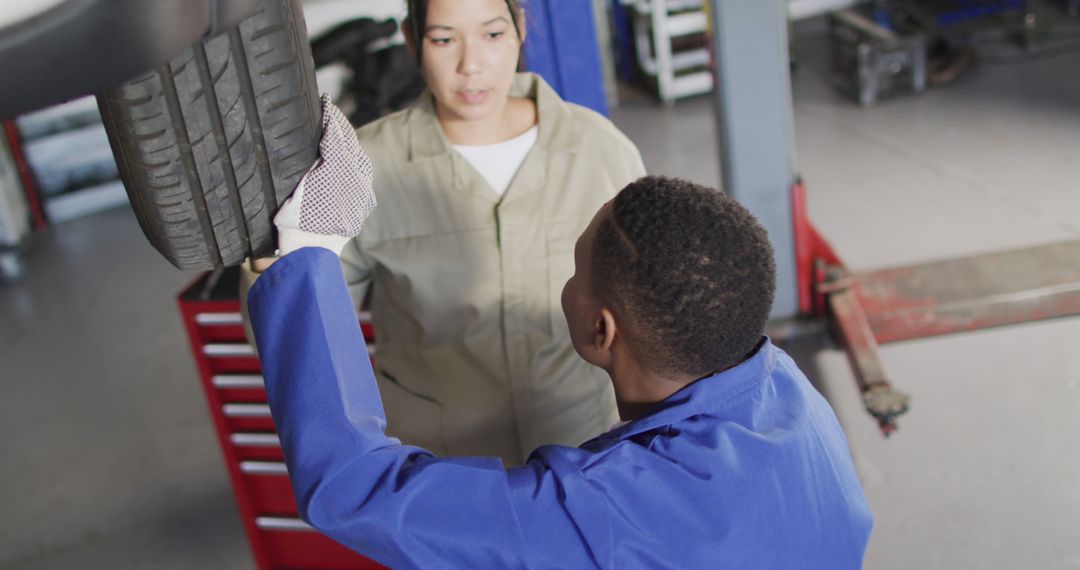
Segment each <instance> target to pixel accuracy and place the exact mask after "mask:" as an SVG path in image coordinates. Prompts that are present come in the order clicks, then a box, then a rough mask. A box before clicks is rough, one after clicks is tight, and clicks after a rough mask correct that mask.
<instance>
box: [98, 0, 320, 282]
mask: <svg viewBox="0 0 1080 570" xmlns="http://www.w3.org/2000/svg"><path fill="white" fill-rule="evenodd" d="M261 4H262V6H261V8H260V10H259V12H257V13H256V14H254V15H252V16H251V17H250V18H248V19H246V20H244V21H243V22H241V24H240V25H239V26H237V27H236V28H233V29H232V30H229V31H228V32H225V33H223V34H220V35H218V36H215V37H213V38H211V39H209V40H206V41H204V42H202V43H198V44H195V45H193V46H192V47H191V48H189V49H188V50H186V51H185V52H184V53H183V54H181V55H179V56H178V57H176V58H174V59H173V60H172V61H170V62H169V63H168V64H166V65H163V66H161V67H159V68H157V69H155V70H153V71H150V72H148V73H145V74H143V75H141V76H139V77H137V78H135V79H133V80H132V81H129V82H128V83H126V84H124V85H121V86H120V87H117V88H115V89H111V90H108V91H106V92H104V93H101V94H99V95H98V107H99V108H100V109H101V114H102V118H103V120H104V122H105V130H106V131H107V132H108V134H109V142H110V144H111V145H112V150H113V155H114V156H115V157H116V162H117V165H118V166H119V170H120V177H121V178H122V179H123V181H124V186H125V188H126V189H127V193H128V197H129V198H130V199H131V205H132V207H133V208H134V210H135V215H136V217H137V218H138V220H139V225H140V226H141V227H142V229H143V232H144V233H145V234H146V237H147V238H149V239H150V242H151V243H152V244H153V246H154V247H155V248H156V249H157V250H158V251H159V252H161V254H162V255H164V256H165V258H166V259H168V260H169V261H170V262H171V263H172V264H173V265H175V266H177V267H179V268H181V269H214V268H217V267H222V266H229V265H236V264H238V263H240V262H242V261H243V260H244V258H245V257H248V256H255V257H257V256H262V255H266V254H268V253H270V252H272V251H273V249H274V247H275V245H274V243H275V236H274V226H273V223H272V216H273V214H274V212H275V211H276V209H277V206H278V204H280V202H282V201H283V200H284V199H285V198H286V197H287V196H288V195H289V194H290V193H291V192H292V190H293V189H294V188H295V187H296V184H297V183H298V182H299V181H300V178H301V177H302V176H303V175H304V173H305V172H306V171H307V169H308V168H309V167H310V166H311V165H312V164H313V163H314V161H315V158H316V156H317V153H318V141H319V137H320V135H321V133H320V125H321V120H320V118H321V112H320V110H319V99H318V90H317V88H316V85H315V70H314V64H313V63H312V59H311V47H310V45H309V44H308V40H307V30H306V27H305V24H304V16H303V10H302V9H301V6H300V2H299V0H262V2H261Z"/></svg>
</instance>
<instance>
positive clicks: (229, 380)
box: [210, 374, 263, 388]
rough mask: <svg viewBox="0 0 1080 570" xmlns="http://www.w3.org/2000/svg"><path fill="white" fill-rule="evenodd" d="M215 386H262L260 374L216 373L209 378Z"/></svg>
mask: <svg viewBox="0 0 1080 570" xmlns="http://www.w3.org/2000/svg"><path fill="white" fill-rule="evenodd" d="M210 383H211V384H213V385H214V387H215V388H262V387H263V377H262V375H260V374H217V375H215V376H214V377H213V378H211V379H210Z"/></svg>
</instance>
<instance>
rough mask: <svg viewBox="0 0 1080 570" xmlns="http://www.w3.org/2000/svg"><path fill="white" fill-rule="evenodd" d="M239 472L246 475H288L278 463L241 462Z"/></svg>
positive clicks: (287, 471) (283, 465)
mask: <svg viewBox="0 0 1080 570" xmlns="http://www.w3.org/2000/svg"><path fill="white" fill-rule="evenodd" d="M240 472H241V473H247V474H248V475H288V474H289V470H288V468H286V467H285V464H284V463H282V462H280V461H241V462H240Z"/></svg>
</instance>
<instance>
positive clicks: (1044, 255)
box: [792, 182, 1080, 436]
mask: <svg viewBox="0 0 1080 570" xmlns="http://www.w3.org/2000/svg"><path fill="white" fill-rule="evenodd" d="M792 203H793V211H794V220H793V221H794V228H795V250H796V257H797V264H798V279H799V288H800V291H799V292H800V297H799V300H800V302H799V305H800V309H801V311H802V313H803V314H804V315H810V316H813V317H815V318H818V319H824V320H826V321H827V322H828V323H829V324H830V325H831V330H832V331H833V333H834V336H835V337H836V339H837V341H838V342H839V343H840V345H842V346H843V348H844V351H845V352H846V353H847V356H848V361H849V363H850V364H851V369H852V372H853V373H854V375H855V381H856V384H858V387H859V390H860V392H861V393H862V397H863V404H864V405H865V406H866V410H867V412H869V413H870V415H872V416H873V417H874V418H875V419H876V420H877V422H878V424H879V425H880V427H881V431H882V433H883V434H885V435H886V436H888V435H889V434H891V433H892V432H894V431H895V430H896V428H897V425H896V417H897V416H899V415H902V414H903V413H904V412H906V411H907V409H908V405H909V397H908V396H907V395H906V394H903V393H901V392H898V391H896V390H894V389H893V388H892V386H891V384H890V383H889V381H888V378H887V376H886V374H885V370H884V368H883V367H882V365H881V359H880V357H879V356H878V345H879V344H885V343H888V342H895V341H900V340H909V339H915V338H924V337H929V336H936V335H941V334H949V333H956V332H964V331H973V330H978V329H982V328H987V327H993V326H1001V325H1009V324H1016V323H1023V322H1028V321H1035V320H1041V319H1050V318H1055V317H1064V316H1071V315H1080V240H1077V241H1069V242H1064V243H1054V244H1049V245H1043V246H1037V247H1029V248H1025V249H1017V250H1013V251H1005V252H996V253H988V254H983V255H975V256H970V257H961V258H956V259H949V260H944V261H936V262H931V263H924V264H918V265H911V266H907V267H897V268H890V269H881V270H878V271H869V272H865V273H855V274H849V273H848V271H847V269H846V268H845V267H844V264H843V262H842V261H840V258H839V257H838V256H837V255H836V253H835V252H834V251H833V249H832V247H830V246H829V244H828V243H827V242H826V241H825V240H824V239H823V238H822V237H821V235H820V234H818V232H817V230H815V229H814V227H813V225H812V224H811V223H810V221H809V219H808V217H807V214H806V190H805V188H804V187H803V185H802V183H801V182H800V183H798V184H796V185H795V187H794V189H793V200H792Z"/></svg>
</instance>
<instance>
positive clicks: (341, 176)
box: [274, 94, 376, 255]
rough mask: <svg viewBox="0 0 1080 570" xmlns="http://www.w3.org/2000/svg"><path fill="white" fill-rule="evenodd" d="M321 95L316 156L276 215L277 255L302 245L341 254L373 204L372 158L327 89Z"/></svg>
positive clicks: (355, 234) (356, 233)
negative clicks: (320, 122) (319, 134)
mask: <svg viewBox="0 0 1080 570" xmlns="http://www.w3.org/2000/svg"><path fill="white" fill-rule="evenodd" d="M320 100H321V102H322V127H323V135H322V139H320V140H319V160H318V161H316V162H315V165H314V166H312V168H311V170H309V171H308V173H307V174H305V175H304V177H303V178H302V179H301V180H300V184H299V185H298V186H297V187H296V191H295V192H293V194H292V196H290V197H289V199H288V200H285V203H284V204H282V205H281V209H280V210H278V213H277V215H276V216H274V225H275V226H277V229H278V252H279V254H280V255H286V254H288V253H291V252H293V251H296V250H298V249H300V248H302V247H323V248H326V249H329V250H330V251H333V252H334V253H335V254H337V255H341V250H343V249H344V248H345V244H347V243H349V240H351V239H352V238H354V237H356V236H357V235H358V234H359V233H360V226H362V225H363V223H364V220H365V219H367V217H368V215H369V214H371V211H372V210H374V209H375V204H376V202H375V191H374V188H373V184H372V182H371V161H370V160H368V157H367V155H366V154H364V151H363V149H361V148H360V143H359V142H358V141H357V140H356V131H355V130H354V129H353V126H352V125H351V124H349V120H348V119H346V118H345V115H343V114H341V110H340V109H338V108H337V107H335V106H334V104H333V103H331V102H330V96H329V95H326V94H323V96H322V98H321V99H320Z"/></svg>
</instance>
